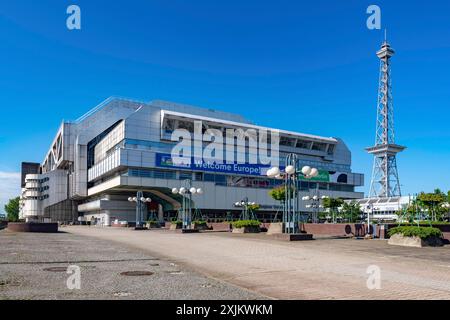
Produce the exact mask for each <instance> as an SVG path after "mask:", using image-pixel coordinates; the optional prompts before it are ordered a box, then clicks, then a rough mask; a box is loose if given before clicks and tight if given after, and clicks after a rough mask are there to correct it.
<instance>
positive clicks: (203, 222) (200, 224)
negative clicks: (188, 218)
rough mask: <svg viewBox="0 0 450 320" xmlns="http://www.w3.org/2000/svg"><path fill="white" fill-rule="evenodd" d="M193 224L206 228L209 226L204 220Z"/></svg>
mask: <svg viewBox="0 0 450 320" xmlns="http://www.w3.org/2000/svg"><path fill="white" fill-rule="evenodd" d="M193 224H195V225H199V226H206V225H207V223H206V221H204V220H196V221H194V222H193Z"/></svg>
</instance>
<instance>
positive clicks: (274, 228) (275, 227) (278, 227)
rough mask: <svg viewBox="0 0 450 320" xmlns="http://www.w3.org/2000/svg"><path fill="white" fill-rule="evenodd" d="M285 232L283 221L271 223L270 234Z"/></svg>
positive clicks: (268, 232)
mask: <svg viewBox="0 0 450 320" xmlns="http://www.w3.org/2000/svg"><path fill="white" fill-rule="evenodd" d="M281 233H283V222H276V223H271V224H270V226H269V229H268V230H267V234H268V235H273V234H281Z"/></svg>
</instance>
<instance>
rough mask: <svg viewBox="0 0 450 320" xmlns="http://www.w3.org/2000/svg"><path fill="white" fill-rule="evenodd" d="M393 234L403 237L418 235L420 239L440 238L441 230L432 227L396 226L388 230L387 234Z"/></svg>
mask: <svg viewBox="0 0 450 320" xmlns="http://www.w3.org/2000/svg"><path fill="white" fill-rule="evenodd" d="M394 234H401V235H403V236H405V237H419V238H420V239H427V238H431V237H438V238H442V232H441V230H439V229H437V228H432V227H413V226H408V227H396V228H392V229H390V230H389V236H391V237H392V236H393V235H394Z"/></svg>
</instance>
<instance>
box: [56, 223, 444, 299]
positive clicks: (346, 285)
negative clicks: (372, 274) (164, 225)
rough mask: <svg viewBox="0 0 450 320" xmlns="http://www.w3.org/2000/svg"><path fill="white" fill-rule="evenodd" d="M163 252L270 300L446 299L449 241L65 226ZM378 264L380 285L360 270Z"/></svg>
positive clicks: (148, 249)
mask: <svg viewBox="0 0 450 320" xmlns="http://www.w3.org/2000/svg"><path fill="white" fill-rule="evenodd" d="M65 231H67V232H70V233H74V234H77V235H84V236H92V237H98V238H101V239H103V240H110V241H116V242H120V243H122V244H126V245H129V246H133V247H135V248H138V249H141V250H144V251H148V252H151V253H153V254H155V255H160V256H164V257H168V258H170V259H172V260H174V261H177V263H180V264H184V265H186V266H189V267H191V268H193V269H194V270H198V271H200V272H202V273H204V274H205V275H207V276H210V277H213V278H216V279H220V280H223V281H226V282H229V283H231V284H234V285H238V286H241V287H243V288H246V289H249V290H251V291H254V292H256V293H259V294H262V295H265V296H268V297H272V298H275V299H389V300H397V299H450V246H445V247H442V248H404V247H392V246H389V245H388V244H387V242H386V241H380V240H372V241H364V240H354V239H339V240H338V239H320V240H316V241H311V242H296V243H288V242H282V241H276V240H273V239H271V238H270V236H268V235H265V234H259V235H236V234H230V233H201V234H180V233H177V232H171V231H167V230H150V231H142V232H139V231H133V230H127V229H113V228H87V227H68V228H65ZM371 265H376V266H378V267H380V270H381V290H370V289H368V288H367V284H366V282H367V279H368V277H369V275H368V274H367V273H366V271H367V268H368V267H369V266H371Z"/></svg>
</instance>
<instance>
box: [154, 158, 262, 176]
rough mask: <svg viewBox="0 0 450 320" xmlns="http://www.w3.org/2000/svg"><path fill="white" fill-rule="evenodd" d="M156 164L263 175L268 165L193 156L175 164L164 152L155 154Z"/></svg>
mask: <svg viewBox="0 0 450 320" xmlns="http://www.w3.org/2000/svg"><path fill="white" fill-rule="evenodd" d="M156 166H157V167H162V168H172V169H185V170H194V171H206V172H216V173H228V174H237V175H251V176H264V175H265V174H266V172H267V170H268V169H269V168H270V166H265V165H259V164H244V163H231V164H230V163H215V162H208V161H205V160H195V159H194V158H193V157H192V159H191V160H190V161H189V160H187V161H186V163H177V164H175V163H174V161H173V159H172V156H171V155H170V154H165V153H157V154H156Z"/></svg>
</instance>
